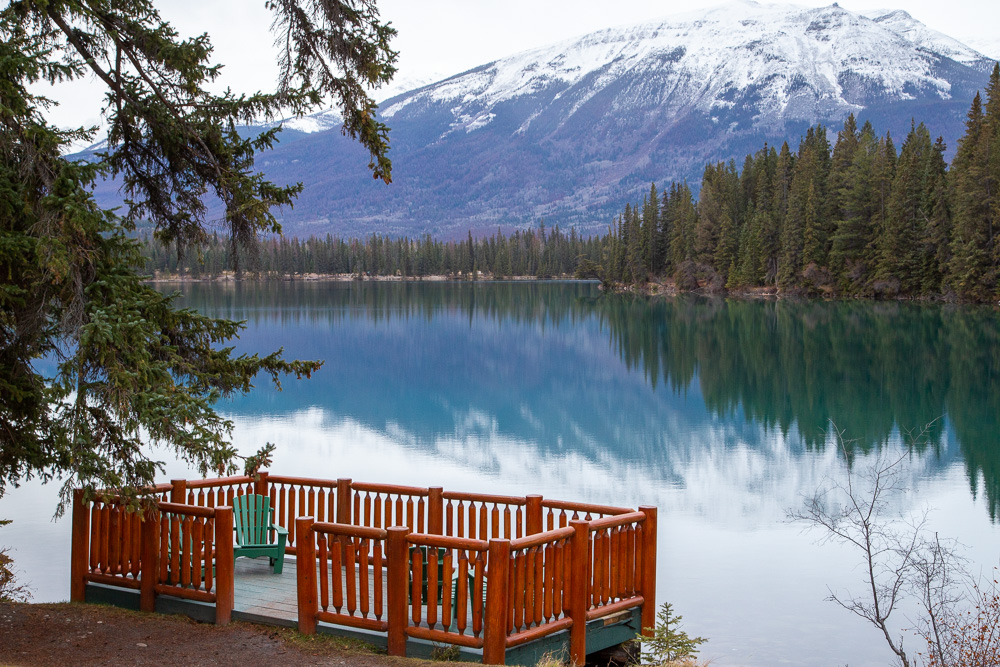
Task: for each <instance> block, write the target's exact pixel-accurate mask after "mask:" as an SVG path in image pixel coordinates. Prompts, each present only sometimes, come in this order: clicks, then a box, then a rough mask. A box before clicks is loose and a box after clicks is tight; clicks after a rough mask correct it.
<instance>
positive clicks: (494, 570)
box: [483, 539, 510, 665]
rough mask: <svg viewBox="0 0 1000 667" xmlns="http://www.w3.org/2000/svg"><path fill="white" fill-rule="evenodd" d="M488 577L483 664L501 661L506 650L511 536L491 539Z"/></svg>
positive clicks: (503, 660)
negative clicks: (507, 538)
mask: <svg viewBox="0 0 1000 667" xmlns="http://www.w3.org/2000/svg"><path fill="white" fill-rule="evenodd" d="M486 566H487V567H488V568H489V577H490V578H489V581H488V582H487V584H486V614H485V615H486V619H485V626H486V627H485V628H484V629H483V664H484V665H502V664H504V662H505V660H506V653H507V606H508V600H507V587H508V585H509V583H510V540H498V539H492V540H490V551H489V557H488V560H487V562H486Z"/></svg>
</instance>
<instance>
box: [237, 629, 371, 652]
mask: <svg viewBox="0 0 1000 667" xmlns="http://www.w3.org/2000/svg"><path fill="white" fill-rule="evenodd" d="M257 627H260V626H257ZM269 629H271V628H269ZM271 636H272V637H274V638H276V639H280V640H281V641H283V642H284V643H286V644H288V645H289V646H294V647H296V648H298V649H299V650H300V651H306V652H308V653H313V654H319V653H328V652H330V651H343V652H346V653H354V654H359V655H385V654H386V652H385V650H384V649H380V648H379V647H377V646H375V645H374V644H369V643H368V642H366V641H364V640H361V639H355V638H353V637H340V636H338V635H330V634H326V633H322V632H317V633H316V634H313V635H304V634H302V633H300V632H299V631H298V630H296V629H295V628H273V632H272V633H271Z"/></svg>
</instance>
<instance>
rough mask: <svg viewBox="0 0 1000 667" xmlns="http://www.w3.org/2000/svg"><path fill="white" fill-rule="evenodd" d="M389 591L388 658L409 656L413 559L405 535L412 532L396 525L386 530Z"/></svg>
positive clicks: (387, 586)
mask: <svg viewBox="0 0 1000 667" xmlns="http://www.w3.org/2000/svg"><path fill="white" fill-rule="evenodd" d="M386 533H388V535H387V537H386V559H387V561H388V562H387V563H386V565H387V566H388V573H387V574H386V579H387V582H386V588H387V589H388V590H387V591H386V593H387V596H388V598H389V599H388V606H389V608H388V610H387V618H386V622H387V623H388V625H389V630H388V635H389V636H388V644H389V655H397V656H404V657H405V656H406V626H407V624H408V621H407V613H406V589H407V583H408V580H409V576H408V574H409V569H410V567H409V566H410V558H409V550H408V549H407V547H406V536H407V535H409V534H410V529H409V528H407V527H406V526H393V527H391V528H387V529H386Z"/></svg>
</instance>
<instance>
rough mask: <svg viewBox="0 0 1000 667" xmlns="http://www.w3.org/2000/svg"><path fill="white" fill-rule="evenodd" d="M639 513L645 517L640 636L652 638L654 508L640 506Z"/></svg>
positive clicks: (653, 624)
mask: <svg viewBox="0 0 1000 667" xmlns="http://www.w3.org/2000/svg"><path fill="white" fill-rule="evenodd" d="M639 511H640V512H642V513H643V514H645V515H646V520H645V521H643V522H642V526H643V527H642V582H641V589H640V591H639V592H640V594H641V595H642V598H643V604H642V634H644V635H645V636H647V637H652V636H653V628H654V627H655V626H656V508H655V507H653V506H651V505H640V506H639Z"/></svg>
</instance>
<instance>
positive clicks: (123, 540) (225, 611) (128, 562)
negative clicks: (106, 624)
mask: <svg viewBox="0 0 1000 667" xmlns="http://www.w3.org/2000/svg"><path fill="white" fill-rule="evenodd" d="M160 491H161V490H160V489H157V490H156V496H157V497H160V495H161V493H160ZM70 576H71V584H70V597H71V599H72V600H73V601H78V602H83V601H84V600H85V599H86V587H87V583H88V582H93V583H98V584H105V585H108V586H116V587H119V588H130V589H137V590H139V607H140V609H142V610H143V611H154V610H155V608H156V596H157V595H171V596H174V597H179V598H184V599H188V600H196V601H199V602H208V603H211V604H214V605H215V621H216V623H219V624H225V623H228V622H229V620H230V618H231V616H232V609H233V598H234V581H233V510H232V508H231V507H216V508H211V507H198V506H195V505H187V504H181V503H171V502H164V501H158V502H157V504H156V507H155V509H152V510H148V511H146V512H145V513H142V512H139V511H127V510H126V508H124V507H122V506H121V505H120V504H119V503H118V501H117V499H115V498H111V499H102V498H100V497H98V498H96V499H94V500H92V501H90V502H85V501H84V499H83V492H82V491H80V490H77V491H76V492H75V493H74V496H73V550H72V555H71V564H70Z"/></svg>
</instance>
